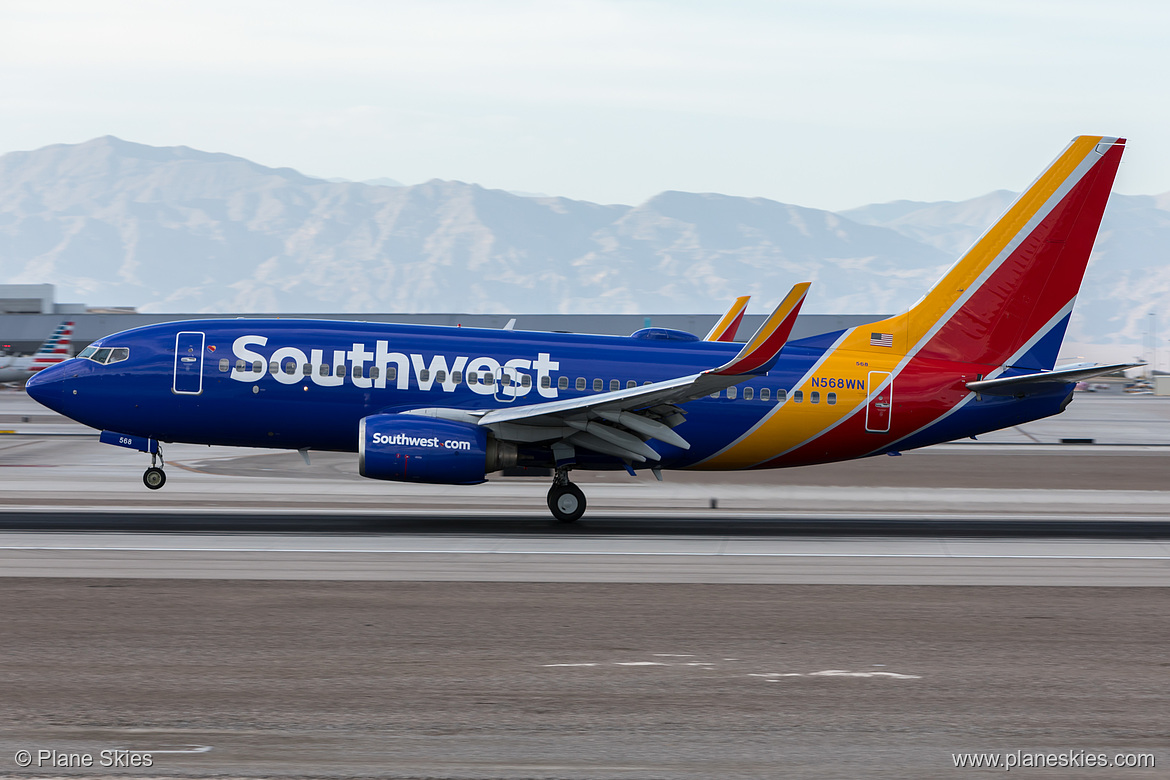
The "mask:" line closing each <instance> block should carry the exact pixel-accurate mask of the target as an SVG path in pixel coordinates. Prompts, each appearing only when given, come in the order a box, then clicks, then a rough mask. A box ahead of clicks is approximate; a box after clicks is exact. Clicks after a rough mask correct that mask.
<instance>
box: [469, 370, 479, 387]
mask: <svg viewBox="0 0 1170 780" xmlns="http://www.w3.org/2000/svg"><path fill="white" fill-rule="evenodd" d="M467 384H469V385H478V384H479V374H477V373H475V372H474V371H470V372H468V374H467Z"/></svg>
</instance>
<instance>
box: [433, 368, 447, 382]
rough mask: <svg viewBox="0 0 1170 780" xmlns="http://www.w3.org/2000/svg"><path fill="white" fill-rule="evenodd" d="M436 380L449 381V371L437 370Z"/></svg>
mask: <svg viewBox="0 0 1170 780" xmlns="http://www.w3.org/2000/svg"><path fill="white" fill-rule="evenodd" d="M435 381H436V382H438V383H439V384H443V383H444V382H446V381H447V372H446V371H436V372H435Z"/></svg>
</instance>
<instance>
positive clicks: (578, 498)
mask: <svg viewBox="0 0 1170 780" xmlns="http://www.w3.org/2000/svg"><path fill="white" fill-rule="evenodd" d="M548 508H549V511H551V512H552V513H553V517H555V518H556V519H557V520H560V521H561V522H562V523H573V522H576V521H577V518H579V517H580V516H581V515H583V514H585V494H584V493H582V492H581V488H579V487H577V486H576V485H574V484H573V483H572V482H566V483H565V484H563V485H553V486H552V487H551V488H549V491H548Z"/></svg>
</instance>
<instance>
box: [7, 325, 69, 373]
mask: <svg viewBox="0 0 1170 780" xmlns="http://www.w3.org/2000/svg"><path fill="white" fill-rule="evenodd" d="M72 339H73V323H72V322H62V323H61V324H60V325H58V326H57V327H56V329H55V330H54V331H53V333H52V335H50V336H49V338H47V339H45V343H44V344H41V347H40V349H38V350H37V351H36V352H35V353H33V354H32V355H26V356H24V357H3V358H0V382H24V381H26V380H27V379H28V378H29V377H31V376H32V375H33V374H35V373H37V372H38V371H42V370H44V369H46V368H48V367H49V366H54V365H57V364H58V363H60V362H62V361H64V360H68V359H69V358H71V357H73V341H72Z"/></svg>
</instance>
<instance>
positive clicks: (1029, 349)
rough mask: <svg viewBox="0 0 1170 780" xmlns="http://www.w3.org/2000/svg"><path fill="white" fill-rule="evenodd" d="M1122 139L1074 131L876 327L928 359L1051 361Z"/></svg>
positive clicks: (1044, 366)
mask: <svg viewBox="0 0 1170 780" xmlns="http://www.w3.org/2000/svg"><path fill="white" fill-rule="evenodd" d="M1124 145H1125V139H1124V138H1110V137H1104V136H1080V137H1078V138H1075V139H1073V141H1072V143H1070V144H1069V145H1068V146H1067V147H1066V148H1065V150H1064V151H1063V152H1062V153H1061V154H1060V156H1059V157H1057V158H1056V160H1055V161H1054V162H1053V163H1052V164H1051V165H1049V166H1048V168H1047V170H1045V171H1044V173H1042V174H1041V175H1040V177H1039V178H1037V179H1036V181H1035V182H1033V183H1032V185H1031V186H1030V187H1028V189H1027V190H1025V191H1024V193H1023V194H1022V195H1020V197H1019V198H1018V199H1017V200H1016V202H1015V203H1013V204H1012V205H1011V207H1010V208H1009V209H1008V210H1007V212H1006V213H1005V214H1004V215H1003V216H1002V217H1001V218H1000V219H999V221H998V222H996V223H995V224H994V225H993V226H992V227H991V228H990V229H989V230H988V231H987V232H986V233H984V234H983V236H982V237H980V238H979V240H978V241H976V242H975V245H974V246H973V247H971V249H970V250H968V251H967V253H966V254H965V255H963V256H962V257H961V258H960V259H959V260H958V262H956V263H955V265H954V266H952V267H951V269H950V270H949V271H948V272H947V273H946V275H945V276H943V278H942V279H941V280H940V281H939V282H938V283H937V284H936V285H935V286H934V288H933V289H931V290H930V292H928V293H927V294H926V295H925V296H924V297H923V298H922V299H921V300H920V301H919V302H918V303H917V304H915V305H914V306H913V307H912V308H911V309H910V310H909V311H908V312H906V313H905V314H902V315H899V316H897V317H893V318H890V319H889V320H884V321H882V322H877V323H874V324H873V326H872V329H873V330H875V331H879V332H880V333H882V334H889V335H892V336H893V341H894V343H893V344H892V345H891V346H893V347H894V348H895V349H897V350H898V351H904V352H903V354H906V355H913V356H915V357H918V358H921V359H938V360H950V361H962V362H965V363H974V364H982V365H987V366H1004V367H1010V368H1019V369H1031V370H1048V369H1051V368H1052V367H1053V366H1054V364H1055V363H1056V356H1057V352H1058V350H1059V349H1060V343H1061V341H1062V340H1063V338H1064V332H1065V329H1066V328H1067V327H1068V320H1069V315H1070V314H1071V312H1072V307H1073V302H1074V301H1075V300H1076V296H1077V291H1078V290H1079V289H1080V286H1081V279H1082V278H1083V277H1084V274H1085V267H1086V265H1087V264H1088V262H1089V255H1090V253H1091V252H1092V249H1093V242H1094V240H1095V239H1096V236H1097V229H1098V227H1099V226H1100V224H1101V215H1102V213H1103V212H1104V211H1105V204H1106V202H1107V200H1108V198H1109V192H1110V190H1111V188H1112V186H1113V179H1114V176H1115V175H1116V174H1117V166H1118V163H1120V161H1121V153H1122V151H1123V150H1124V148H1125V146H1124Z"/></svg>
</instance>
